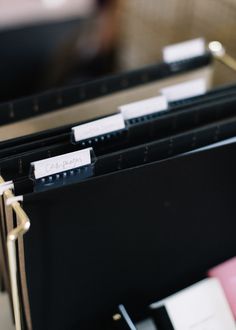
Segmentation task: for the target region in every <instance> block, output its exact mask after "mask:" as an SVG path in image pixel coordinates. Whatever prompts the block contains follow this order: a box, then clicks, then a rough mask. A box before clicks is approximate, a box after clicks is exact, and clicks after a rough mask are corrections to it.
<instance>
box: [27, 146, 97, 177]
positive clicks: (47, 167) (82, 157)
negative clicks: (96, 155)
mask: <svg viewBox="0 0 236 330" xmlns="http://www.w3.org/2000/svg"><path fill="white" fill-rule="evenodd" d="M91 150H92V148H87V149H83V150H78V151H74V152H70V153H67V154H64V155H60V156H56V157H51V158H46V159H42V160H38V161H36V162H32V163H31V165H32V166H33V167H34V177H35V179H40V178H43V177H45V176H49V175H53V174H57V173H61V172H65V171H69V170H72V169H75V168H78V167H81V166H85V165H89V164H91Z"/></svg>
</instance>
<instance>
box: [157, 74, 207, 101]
mask: <svg viewBox="0 0 236 330" xmlns="http://www.w3.org/2000/svg"><path fill="white" fill-rule="evenodd" d="M160 92H161V94H162V95H164V96H165V97H166V98H167V100H168V102H174V101H179V100H184V99H188V98H190V97H194V96H198V95H202V94H205V93H206V92H207V84H206V80H205V79H203V78H200V79H195V80H189V81H186V82H184V83H180V84H176V85H172V86H168V87H165V88H162V89H161V90H160Z"/></svg>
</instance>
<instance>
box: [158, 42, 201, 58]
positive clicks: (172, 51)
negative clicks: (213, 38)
mask: <svg viewBox="0 0 236 330" xmlns="http://www.w3.org/2000/svg"><path fill="white" fill-rule="evenodd" d="M205 53H206V45H205V40H204V39H203V38H197V39H192V40H189V41H185V42H181V43H177V44H174V45H169V46H166V47H164V48H163V60H164V62H166V63H174V62H178V61H183V60H187V59H190V58H193V57H198V56H202V55H204V54H205Z"/></svg>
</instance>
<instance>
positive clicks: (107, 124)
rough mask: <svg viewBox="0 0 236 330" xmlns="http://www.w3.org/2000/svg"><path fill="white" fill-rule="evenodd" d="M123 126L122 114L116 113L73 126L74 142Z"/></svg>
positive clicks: (116, 129) (117, 129) (119, 128)
mask: <svg viewBox="0 0 236 330" xmlns="http://www.w3.org/2000/svg"><path fill="white" fill-rule="evenodd" d="M124 128H125V122H124V119H123V116H122V114H120V113H119V114H116V115H112V116H109V117H105V118H102V119H98V120H94V121H91V122H89V123H86V124H82V125H78V126H76V127H73V128H72V130H73V133H74V138H75V141H76V142H79V141H83V140H86V139H90V138H93V137H96V136H99V135H103V134H108V133H111V132H115V131H119V130H122V129H124Z"/></svg>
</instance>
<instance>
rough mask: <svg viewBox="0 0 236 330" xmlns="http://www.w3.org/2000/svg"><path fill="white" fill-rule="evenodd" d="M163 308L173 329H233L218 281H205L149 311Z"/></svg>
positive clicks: (153, 306) (228, 308)
mask: <svg viewBox="0 0 236 330" xmlns="http://www.w3.org/2000/svg"><path fill="white" fill-rule="evenodd" d="M163 305H164V306H165V307H166V310H167V313H168V315H169V317H170V320H171V322H172V325H173V328H174V329H175V330H187V329H194V330H203V329H207V330H208V329H209V330H210V329H214V330H221V329H227V330H235V322H234V319H233V315H232V312H231V310H230V307H229V304H228V302H227V300H226V297H225V295H224V292H223V289H222V287H221V285H220V282H219V281H218V280H217V279H215V278H214V279H205V280H203V281H201V282H198V283H196V284H194V285H192V286H190V287H189V288H186V289H184V290H182V291H180V292H178V293H176V294H174V295H172V296H170V297H168V298H166V299H164V300H163V301H161V302H159V303H156V304H153V305H151V308H154V309H155V308H158V307H160V306H163Z"/></svg>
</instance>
